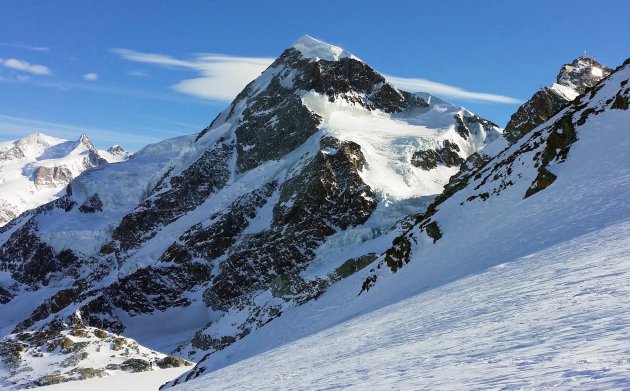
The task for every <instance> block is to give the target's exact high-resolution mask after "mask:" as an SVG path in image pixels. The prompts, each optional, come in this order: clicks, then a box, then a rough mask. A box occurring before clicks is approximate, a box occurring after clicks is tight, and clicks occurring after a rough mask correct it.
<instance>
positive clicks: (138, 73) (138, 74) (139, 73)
mask: <svg viewBox="0 0 630 391" xmlns="http://www.w3.org/2000/svg"><path fill="white" fill-rule="evenodd" d="M126 74H127V75H129V76H134V77H147V76H149V74H148V73H147V71H145V70H144V69H133V70H131V71H127V72H126Z"/></svg>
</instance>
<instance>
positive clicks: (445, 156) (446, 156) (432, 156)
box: [411, 140, 464, 171]
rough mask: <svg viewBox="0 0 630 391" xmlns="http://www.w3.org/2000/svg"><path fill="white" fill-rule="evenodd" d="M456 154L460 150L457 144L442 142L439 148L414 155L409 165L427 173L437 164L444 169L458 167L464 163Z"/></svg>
mask: <svg viewBox="0 0 630 391" xmlns="http://www.w3.org/2000/svg"><path fill="white" fill-rule="evenodd" d="M458 152H460V149H459V147H458V146H457V144H453V143H451V142H450V141H448V140H444V144H443V147H441V148H438V149H427V150H423V151H418V152H416V153H414V154H413V156H412V157H411V164H413V165H414V166H416V167H420V168H422V169H423V170H427V171H429V170H431V169H433V168H436V167H437V166H438V163H439V164H443V165H445V166H446V167H453V166H458V165H460V164H461V163H463V162H464V159H462V157H461V156H459V154H458Z"/></svg>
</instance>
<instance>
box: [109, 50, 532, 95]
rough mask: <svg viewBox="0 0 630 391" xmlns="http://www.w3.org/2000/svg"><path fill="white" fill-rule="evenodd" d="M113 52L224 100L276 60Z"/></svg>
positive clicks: (426, 84)
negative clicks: (183, 72) (184, 73)
mask: <svg viewBox="0 0 630 391" xmlns="http://www.w3.org/2000/svg"><path fill="white" fill-rule="evenodd" d="M112 52H114V53H116V54H118V55H119V56H120V57H122V58H124V59H126V60H129V61H134V62H140V63H144V64H153V65H160V66H164V67H173V68H185V69H191V70H194V71H197V72H198V73H199V77H196V78H192V79H186V80H182V81H180V82H179V83H177V84H175V85H174V86H172V88H173V89H174V90H175V91H177V92H181V93H183V94H188V95H192V96H196V97H200V98H204V99H211V100H221V101H229V100H231V99H233V98H234V97H235V96H236V95H237V94H238V93H239V92H240V91H241V90H242V89H243V88H244V87H245V86H246V85H247V83H249V82H250V81H252V80H253V79H255V78H256V77H258V76H259V75H260V73H261V72H262V71H264V70H265V69H266V68H267V67H268V66H269V65H270V64H271V63H272V62H273V60H274V59H273V58H267V57H262V58H257V57H237V56H229V55H222V54H198V55H197V56H196V57H195V58H194V59H193V60H182V59H179V58H175V57H172V56H169V55H164V54H155V53H142V52H138V51H135V50H129V49H112ZM385 77H386V78H387V80H388V81H389V82H391V83H392V84H394V85H395V86H396V87H399V88H400V89H402V90H406V91H410V92H429V93H432V94H435V95H438V96H441V97H444V98H458V99H462V100H469V101H486V102H493V103H505V104H518V103H521V100H519V99H515V98H511V97H508V96H503V95H497V94H491V93H485V92H472V91H466V90H464V89H462V88H460V87H455V86H450V85H447V84H442V83H437V82H434V81H431V80H426V79H418V78H403V77H396V76H385Z"/></svg>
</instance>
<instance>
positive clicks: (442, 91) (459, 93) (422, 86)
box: [385, 75, 522, 104]
mask: <svg viewBox="0 0 630 391" xmlns="http://www.w3.org/2000/svg"><path fill="white" fill-rule="evenodd" d="M385 78H386V79H387V80H388V81H389V82H390V83H392V84H393V85H395V86H396V87H398V88H400V89H401V90H405V91H409V92H428V93H430V94H435V95H437V96H440V97H443V98H457V99H462V100H469V101H485V102H493V103H505V104H519V103H522V101H521V100H520V99H516V98H510V97H509V96H503V95H497V94H490V93H486V92H473V91H466V90H464V89H463V88H460V87H455V86H450V85H448V84H442V83H437V82H434V81H431V80H426V79H415V78H406V77H396V76H390V75H385Z"/></svg>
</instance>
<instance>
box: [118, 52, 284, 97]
mask: <svg viewBox="0 0 630 391" xmlns="http://www.w3.org/2000/svg"><path fill="white" fill-rule="evenodd" d="M112 52H114V53H116V54H118V55H119V56H121V57H122V58H124V59H126V60H130V61H135V62H140V63H145V64H153V65H160V66H165V67H174V68H185V69H190V70H194V71H196V72H198V73H199V77H196V78H192V79H186V80H182V81H180V82H179V83H177V84H175V85H174V86H172V88H173V89H174V90H175V91H177V92H181V93H183V94H187V95H192V96H196V97H199V98H203V99H210V100H221V101H229V100H231V99H233V98H234V97H235V96H236V95H237V94H238V93H239V92H241V90H242V89H243V88H244V87H245V86H246V85H247V83H249V82H250V81H252V80H253V79H255V78H256V77H258V76H259V75H260V73H261V72H262V71H264V70H265V69H266V68H267V67H268V66H269V65H270V64H271V63H272V62H273V60H274V59H273V58H266V57H261V58H258V57H237V56H229V55H223V54H198V55H196V57H195V58H194V59H193V60H181V59H178V58H175V57H172V56H168V55H163V54H154V53H141V52H137V51H134V50H129V49H112Z"/></svg>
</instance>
